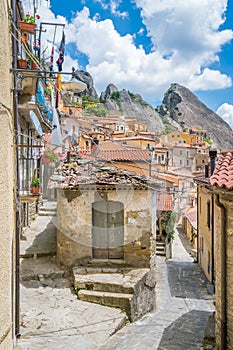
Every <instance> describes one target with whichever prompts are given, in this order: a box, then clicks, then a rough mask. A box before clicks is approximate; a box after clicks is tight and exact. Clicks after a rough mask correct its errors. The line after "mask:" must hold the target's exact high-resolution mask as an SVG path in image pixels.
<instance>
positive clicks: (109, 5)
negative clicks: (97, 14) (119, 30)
mask: <svg viewBox="0 0 233 350" xmlns="http://www.w3.org/2000/svg"><path fill="white" fill-rule="evenodd" d="M95 1H96V2H98V3H100V5H101V6H102V8H103V9H104V10H110V11H111V13H112V14H113V15H114V16H116V17H122V18H126V17H127V16H128V13H127V12H126V11H123V12H120V11H119V10H118V7H119V6H120V4H121V2H122V0H110V1H105V0H95Z"/></svg>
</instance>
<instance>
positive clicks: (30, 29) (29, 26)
mask: <svg viewBox="0 0 233 350" xmlns="http://www.w3.org/2000/svg"><path fill="white" fill-rule="evenodd" d="M36 19H40V16H39V15H36V16H31V15H30V14H29V13H27V14H26V16H25V17H24V19H23V20H22V21H21V22H19V27H20V29H21V31H22V32H23V33H28V34H34V33H35V29H36Z"/></svg>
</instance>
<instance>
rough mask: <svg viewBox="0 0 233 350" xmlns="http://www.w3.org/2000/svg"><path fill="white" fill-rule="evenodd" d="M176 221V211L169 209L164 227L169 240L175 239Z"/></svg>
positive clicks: (164, 219) (163, 223) (165, 216)
mask: <svg viewBox="0 0 233 350" xmlns="http://www.w3.org/2000/svg"><path fill="white" fill-rule="evenodd" d="M175 222H176V213H175V212H174V211H168V212H166V213H165V214H164V217H163V221H162V229H163V230H164V231H165V232H166V234H167V237H168V240H172V239H174V226H175Z"/></svg>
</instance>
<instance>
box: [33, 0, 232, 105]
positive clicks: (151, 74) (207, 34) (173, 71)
mask: <svg viewBox="0 0 233 350" xmlns="http://www.w3.org/2000/svg"><path fill="white" fill-rule="evenodd" d="M28 1H29V0H28ZM43 1H44V4H45V3H47V2H46V1H45V0H43ZM98 1H100V2H101V3H102V6H103V7H104V6H107V7H108V9H109V8H110V7H111V10H112V12H114V11H115V12H117V11H118V9H119V4H120V3H121V1H116V0H112V1H110V2H109V1H103V0H98ZM134 2H135V4H136V5H137V6H138V7H140V8H141V16H142V20H143V23H144V25H145V26H146V29H147V32H148V34H149V36H150V37H151V40H152V43H153V48H152V51H151V52H150V53H146V52H145V51H144V49H143V48H142V46H140V47H139V48H137V47H136V46H135V44H134V36H133V35H129V34H128V35H125V36H121V35H120V34H119V33H118V32H117V30H116V28H115V27H114V25H113V22H112V21H111V20H110V19H107V20H100V18H101V17H100V15H99V14H98V16H94V17H93V18H91V17H90V12H89V10H88V8H87V7H84V8H83V10H82V11H80V12H77V13H76V14H75V15H74V17H73V19H72V21H71V22H70V23H67V25H66V29H65V32H66V43H73V44H75V45H76V47H77V50H79V51H80V52H82V53H83V54H85V55H86V56H87V57H88V60H89V64H88V65H87V67H86V69H87V71H88V72H89V73H90V74H91V75H92V76H93V79H94V83H95V87H96V89H97V91H98V92H99V93H100V92H101V91H103V90H104V89H105V88H106V85H107V84H109V83H114V84H115V85H116V86H117V87H118V88H119V89H122V88H125V89H128V90H130V91H132V92H137V93H140V94H141V95H142V96H143V97H144V99H146V100H150V101H157V100H158V99H159V98H161V97H162V96H163V94H164V91H165V90H166V89H167V88H168V87H169V85H170V83H172V82H177V83H180V84H183V85H185V86H187V87H188V88H190V89H192V90H196V91H197V90H210V89H224V88H226V87H229V86H231V79H230V78H229V77H228V76H227V75H225V74H222V73H221V71H220V70H211V69H210V65H211V64H212V63H214V62H218V61H219V57H218V53H219V52H220V51H221V49H222V46H223V45H224V44H226V43H227V42H229V41H230V40H231V39H232V38H233V32H232V31H231V30H221V29H219V28H220V26H221V24H223V22H224V12H225V11H226V6H227V0H189V1H184V0H176V1H174V0H166V1H164V0H134ZM38 12H39V14H41V13H40V12H41V8H40V9H39V10H38ZM42 13H43V21H47V20H50V21H51V22H54V21H55V20H56V21H57V20H58V21H60V22H62V21H63V23H64V22H65V21H66V20H65V19H64V18H63V17H58V18H56V19H55V17H54V15H53V14H52V12H51V11H50V10H49V8H46V7H45V6H44V7H42ZM49 37H50V38H51V37H52V32H50V33H49ZM58 37H59V36H58ZM58 41H59V40H58V39H57V44H59V42H58ZM66 54H67V52H66ZM66 60H67V62H69V61H68V59H67V58H66ZM70 60H71V61H72V59H70ZM220 63H221V62H220ZM66 66H67V65H66ZM219 66H220V64H219Z"/></svg>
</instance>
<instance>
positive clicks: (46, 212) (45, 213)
mask: <svg viewBox="0 0 233 350" xmlns="http://www.w3.org/2000/svg"><path fill="white" fill-rule="evenodd" d="M38 215H39V216H57V212H56V211H41V210H40V211H39V213H38Z"/></svg>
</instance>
